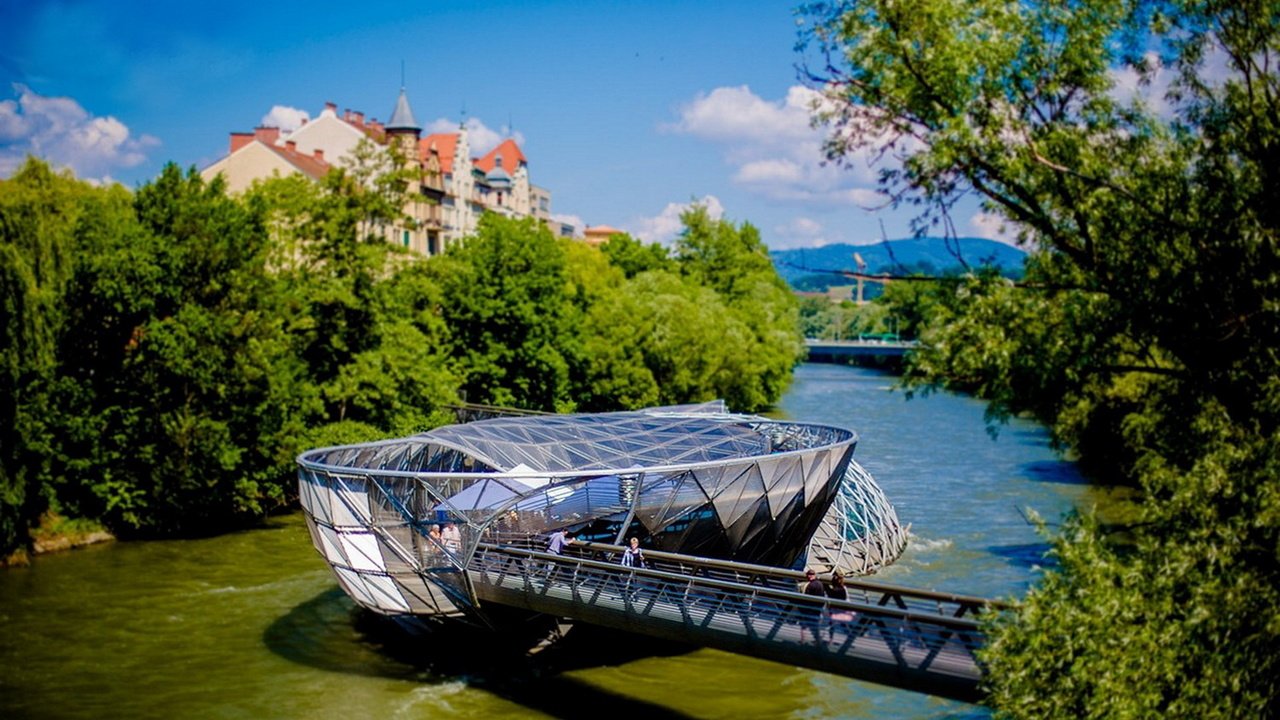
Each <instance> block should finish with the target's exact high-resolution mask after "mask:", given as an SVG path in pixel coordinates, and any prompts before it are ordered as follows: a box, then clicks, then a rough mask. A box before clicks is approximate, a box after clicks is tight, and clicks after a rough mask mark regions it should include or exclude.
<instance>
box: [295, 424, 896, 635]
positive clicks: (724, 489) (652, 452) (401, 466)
mask: <svg viewBox="0 0 1280 720" xmlns="http://www.w3.org/2000/svg"><path fill="white" fill-rule="evenodd" d="M856 442H857V436H856V435H855V434H854V433H852V432H851V431H849V430H845V429H843V428H838V427H834V426H827V425H815V424H807V423H792V422H786V421H775V420H768V419H765V418H760V417H754V416H742V415H731V414H727V413H724V412H723V407H722V406H719V405H710V406H694V407H682V408H661V409H655V410H650V411H642V412H626V413H601V414H588V415H543V416H531V417H502V418H496V419H492V420H485V421H478V422H473V423H468V424H465V425H453V426H448V427H444V428H438V429H436V430H433V431H430V432H427V433H423V434H420V435H415V436H413V437H409V438H402V439H398V440H388V441H382V442H376V443H366V444H361V445H353V446H346V447H338V448H326V449H321V450H314V451H310V452H307V453H304V454H303V455H302V456H301V457H300V458H299V459H298V462H299V465H300V471H299V487H300V495H301V501H302V506H303V509H304V510H305V511H306V514H307V518H308V526H309V528H310V530H311V535H312V540H313V542H314V544H315V546H316V548H317V549H318V550H319V551H320V553H321V554H322V555H323V556H324V557H325V559H326V561H327V562H328V563H329V564H330V565H331V566H332V567H333V569H334V573H335V575H336V577H337V578H338V582H339V583H340V584H341V585H342V587H343V589H344V590H345V591H346V592H347V593H348V594H349V595H351V597H352V598H353V599H355V601H356V602H357V603H359V604H360V605H363V606H365V607H369V608H371V609H374V610H377V611H379V612H383V613H389V614H398V613H410V614H420V615H449V616H454V615H463V614H466V613H467V612H468V611H469V610H470V609H472V607H473V602H474V594H473V592H472V588H470V587H469V585H468V581H467V579H466V575H465V573H463V572H461V570H462V569H463V568H465V567H466V565H467V563H468V562H469V560H470V558H471V557H472V555H473V554H474V552H475V548H476V547H477V544H478V543H481V542H488V543H495V542H496V543H502V542H506V541H520V542H526V543H527V542H534V543H535V544H536V543H541V542H544V540H543V539H542V538H544V537H545V536H546V535H547V534H548V533H550V532H552V531H554V530H556V529H561V528H567V529H569V530H571V531H573V532H575V533H577V534H578V535H579V536H580V537H582V538H583V539H587V540H594V541H602V542H617V541H621V540H622V538H623V537H626V536H638V537H641V538H643V540H644V543H645V545H646V547H650V548H652V549H657V550H662V551H667V552H675V553H685V554H690V555H702V556H707V557H719V558H724V559H729V560H738V561H742V562H752V563H758V564H764V565H774V566H780V567H787V566H791V565H793V564H795V563H796V562H797V561H800V560H803V559H804V558H805V555H806V551H807V553H808V557H809V558H811V559H813V558H818V557H819V554H818V553H816V552H815V548H820V549H821V553H822V554H821V556H820V560H821V561H822V562H826V563H828V564H829V565H830V566H831V567H833V568H839V569H842V570H844V571H846V572H850V573H864V572H869V571H872V570H874V569H875V568H878V567H880V566H882V565H884V564H886V563H888V562H891V561H892V560H893V559H894V558H895V557H896V556H897V555H898V554H899V553H900V552H901V551H902V548H903V546H904V545H905V534H904V533H902V531H901V529H900V528H899V527H898V522H897V517H896V514H895V513H894V511H893V508H892V506H891V505H889V503H888V502H887V501H886V500H885V498H884V495H883V493H882V492H881V491H880V489H879V487H877V486H876V485H875V481H874V480H872V478H871V477H870V476H869V475H868V474H867V473H866V472H865V471H864V470H862V468H861V467H859V466H858V465H857V464H856V463H854V462H853V461H852V454H853V449H854V445H855V444H856ZM840 518H843V519H844V520H843V522H841V521H840ZM449 525H453V526H455V527H456V531H457V532H456V536H454V537H450V533H451V529H450V528H449V527H448V526H449ZM824 528H825V529H827V530H824ZM436 530H439V531H440V532H439V533H437V532H436ZM815 530H816V531H817V533H818V534H817V536H815Z"/></svg>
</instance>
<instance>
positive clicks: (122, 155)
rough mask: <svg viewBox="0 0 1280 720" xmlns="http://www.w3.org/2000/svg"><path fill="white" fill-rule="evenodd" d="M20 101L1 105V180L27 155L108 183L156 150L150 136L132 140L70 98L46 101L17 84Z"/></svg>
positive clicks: (116, 123) (125, 130)
mask: <svg viewBox="0 0 1280 720" xmlns="http://www.w3.org/2000/svg"><path fill="white" fill-rule="evenodd" d="M13 89H14V91H15V92H17V94H18V99H17V100H16V101H14V100H4V101H0V177H7V176H9V175H11V174H12V173H13V172H14V171H15V170H16V169H17V168H18V167H19V166H20V165H21V164H22V163H23V161H24V159H25V158H26V156H27V155H34V156H36V157H40V158H43V159H44V160H46V161H47V162H49V163H50V164H51V165H54V166H56V167H60V168H62V167H68V168H71V170H72V171H74V172H75V173H76V175H77V176H79V177H82V178H86V179H98V180H102V179H104V178H109V177H110V175H109V173H110V172H111V171H112V170H115V169H122V168H131V167H134V166H136V165H139V164H141V163H142V162H144V161H145V160H146V159H147V155H146V153H147V151H148V150H149V149H150V148H154V147H157V146H159V145H160V141H159V140H158V139H156V138H154V137H152V136H150V135H141V136H139V137H133V136H132V135H131V134H130V132H129V128H128V127H127V126H125V124H124V123H122V122H120V121H119V120H117V119H116V118H114V117H110V116H108V117H94V116H92V115H90V114H89V112H88V111H86V110H85V109H84V108H82V107H80V104H79V103H78V102H76V101H75V100H73V99H72V98H68V97H47V96H44V95H40V94H38V93H36V92H34V91H32V90H31V89H30V88H28V87H27V86H25V85H21V84H17V83H15V84H14V85H13Z"/></svg>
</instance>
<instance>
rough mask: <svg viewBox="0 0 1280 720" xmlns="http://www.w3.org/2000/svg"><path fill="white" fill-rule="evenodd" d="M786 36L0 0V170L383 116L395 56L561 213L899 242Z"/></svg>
mask: <svg viewBox="0 0 1280 720" xmlns="http://www.w3.org/2000/svg"><path fill="white" fill-rule="evenodd" d="M796 39H797V21H796V16H795V15H794V13H793V5H792V4H789V3H786V2H755V1H750V0H742V1H740V2H731V3H699V2H687V1H685V2H665V1H650V2H626V3H622V2H585V1H584V2H545V3H537V2H505V1H495V2H485V3H466V2H427V1H422V0H419V1H417V2H410V1H407V0H401V1H400V2H390V3H381V2H364V3H360V2H344V3H326V2H311V3H295V2H254V3H250V2H242V1H240V0H231V1H230V2H220V3H216V4H214V3H210V4H208V5H205V4H200V3H182V2H172V1H171V0H170V1H168V2H151V1H150V0H148V1H145V2H124V1H117V2H105V1H100V0H86V1H84V2H40V1H36V2H22V1H21V0H0V81H2V82H0V176H5V175H8V174H10V173H12V171H13V168H14V167H16V165H17V164H18V163H19V162H21V158H22V157H24V156H25V155H26V154H27V153H34V154H38V155H41V156H44V157H46V158H48V159H49V160H50V161H51V162H54V163H55V164H58V165H61V166H69V167H71V168H72V169H73V170H75V171H76V172H77V174H79V175H80V176H81V177H85V178H93V179H104V178H109V179H113V180H117V181H119V182H122V183H124V184H125V185H127V186H130V187H133V186H136V185H138V184H140V183H142V182H145V181H146V180H147V179H149V178H151V177H154V176H155V175H156V173H157V172H158V171H159V169H160V168H161V167H162V166H163V164H164V163H166V162H169V161H173V162H177V163H178V164H180V165H182V166H184V167H185V166H189V165H194V166H196V167H198V168H199V167H204V166H206V165H208V164H209V163H211V162H213V161H214V160H216V159H218V158H219V157H220V156H221V155H222V154H224V153H225V152H226V149H227V138H228V133H230V132H232V131H247V130H251V129H252V128H253V127H254V126H255V125H258V124H260V123H262V122H263V121H264V119H268V118H272V117H273V118H285V119H287V118H290V117H297V116H298V115H299V113H306V114H307V115H308V116H310V117H315V116H316V115H317V114H319V112H320V111H321V110H322V109H323V108H324V103H325V102H326V101H332V102H334V103H336V104H337V105H338V108H339V111H341V110H342V109H344V108H350V109H352V110H360V111H363V112H364V113H365V116H366V117H376V118H378V119H382V120H385V119H386V118H387V117H389V116H390V114H391V110H392V108H393V107H394V105H395V100H396V96H397V93H398V92H399V88H400V82H401V63H402V61H403V63H404V80H405V86H406V90H407V93H408V97H409V101H410V103H411V104H412V107H413V111H414V114H415V115H416V116H417V119H418V121H419V122H420V123H421V124H422V125H424V126H427V127H428V128H433V127H436V128H451V127H456V126H457V125H458V123H459V122H461V121H463V120H464V119H465V120H466V121H467V122H468V123H469V125H470V126H471V127H472V129H473V132H472V142H473V149H474V146H475V145H477V144H479V145H480V148H479V150H480V151H483V150H486V149H487V146H486V144H488V145H491V144H496V142H497V141H498V140H499V139H500V138H501V137H504V136H507V135H512V136H514V137H515V138H516V139H517V140H518V141H519V142H520V144H521V146H522V148H523V149H524V151H525V154H526V155H527V156H528V158H529V169H530V178H531V179H532V181H533V182H534V183H536V184H538V185H541V186H543V187H546V188H548V189H550V190H551V192H552V209H553V212H554V213H556V214H557V215H561V216H565V217H568V218H576V219H578V220H580V221H581V222H583V223H585V224H589V225H599V224H607V225H612V226H614V227H619V228H622V229H624V230H627V231H630V232H632V233H633V234H636V235H639V236H642V237H645V238H646V239H649V240H657V241H666V240H669V239H670V237H671V236H672V235H673V234H674V233H675V232H676V230H677V229H678V227H679V226H678V220H677V215H678V213H679V211H680V210H681V208H682V207H683V206H685V205H686V204H687V203H689V202H691V201H700V202H704V203H706V204H707V205H708V206H709V207H710V208H711V209H712V211H713V212H715V213H723V216H724V217H726V218H729V219H731V220H733V221H735V222H742V221H749V222H751V223H752V224H754V225H756V226H757V227H758V228H760V230H761V234H762V236H763V237H764V239H765V241H766V242H767V243H768V244H769V245H770V247H772V248H774V249H784V248H793V247H806V246H815V245H821V244H827V243H833V242H853V243H867V242H875V241H878V240H879V239H880V226H879V222H880V221H883V222H884V224H885V227H886V231H887V233H888V235H889V236H890V237H904V236H907V235H908V234H909V230H908V224H907V223H908V220H909V216H908V214H907V213H906V211H903V212H892V211H881V212H878V213H876V212H870V211H868V210H866V209H864V208H865V207H866V206H869V205H873V204H876V202H877V200H876V198H875V197H874V196H873V195H872V194H871V193H870V188H871V187H872V178H873V170H872V169H869V168H867V167H865V165H859V166H858V167H855V168H853V169H838V168H835V167H832V166H824V165H823V164H822V163H821V157H820V153H819V151H818V144H819V141H820V138H821V136H820V133H819V131H815V130H812V129H810V128H809V127H808V125H807V122H806V118H807V112H806V111H805V102H806V101H807V100H808V98H809V97H810V96H809V95H808V94H807V92H806V91H805V90H804V89H802V88H801V87H800V83H799V81H798V79H797V71H796V65H797V63H799V62H800V60H801V56H800V55H799V54H797V52H796V50H795V44H796ZM464 113H465V114H464ZM955 222H956V225H957V231H958V232H959V233H960V234H962V235H985V236H993V235H994V234H995V231H996V227H995V224H994V223H992V222H991V221H990V218H988V217H984V216H982V215H981V214H980V213H979V212H978V208H977V206H976V204H973V203H968V204H963V205H962V206H961V208H960V210H959V211H958V212H957V214H956V217H955Z"/></svg>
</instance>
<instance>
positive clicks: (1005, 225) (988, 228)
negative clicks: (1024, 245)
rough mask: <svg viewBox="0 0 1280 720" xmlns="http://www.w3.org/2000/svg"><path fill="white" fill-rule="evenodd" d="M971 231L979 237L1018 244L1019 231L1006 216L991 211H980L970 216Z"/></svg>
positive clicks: (1008, 243)
mask: <svg viewBox="0 0 1280 720" xmlns="http://www.w3.org/2000/svg"><path fill="white" fill-rule="evenodd" d="M969 231H970V232H972V233H973V234H974V235H975V236H977V237H982V238H986V239H988V240H995V241H996V242H1002V243H1004V244H1006V245H1014V246H1017V245H1018V233H1017V231H1016V229H1015V228H1014V226H1013V225H1012V224H1011V223H1010V222H1009V221H1008V220H1007V219H1005V218H1004V217H1001V216H1000V215H997V214H995V213H990V212H985V211H983V212H978V213H975V214H974V215H973V217H971V218H969Z"/></svg>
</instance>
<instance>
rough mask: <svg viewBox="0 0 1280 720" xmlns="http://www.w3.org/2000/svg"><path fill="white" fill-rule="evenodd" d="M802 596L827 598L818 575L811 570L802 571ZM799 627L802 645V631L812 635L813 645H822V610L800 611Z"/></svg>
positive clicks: (807, 608)
mask: <svg viewBox="0 0 1280 720" xmlns="http://www.w3.org/2000/svg"><path fill="white" fill-rule="evenodd" d="M804 579H805V583H804V594H805V595H812V596H813V597H816V598H823V599H825V598H826V597H827V588H826V586H824V585H823V584H822V581H821V580H819V579H818V573H817V572H816V571H814V569H813V568H809V569H808V570H805V571H804ZM800 622H801V626H800V642H801V643H802V644H803V643H804V631H805V630H808V631H809V634H810V635H813V644H814V645H821V644H822V608H820V607H805V608H803V609H802V611H801V619H800Z"/></svg>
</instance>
